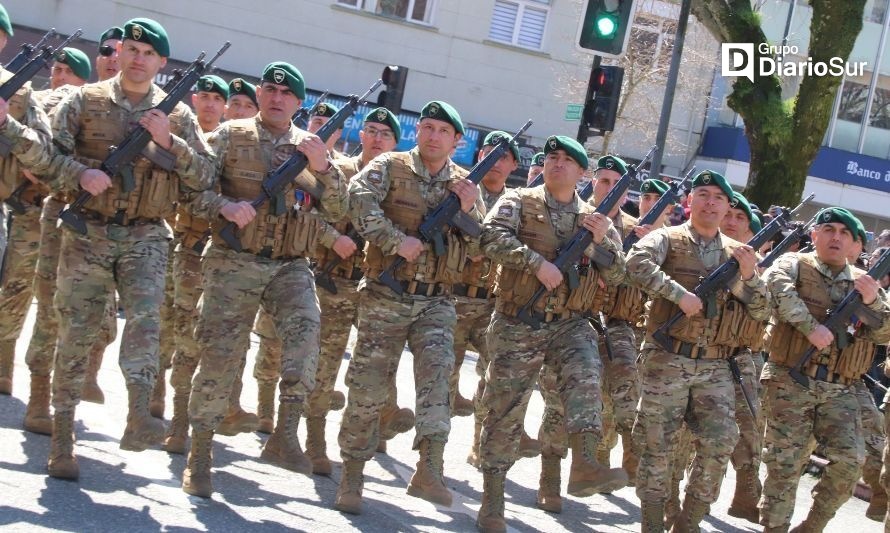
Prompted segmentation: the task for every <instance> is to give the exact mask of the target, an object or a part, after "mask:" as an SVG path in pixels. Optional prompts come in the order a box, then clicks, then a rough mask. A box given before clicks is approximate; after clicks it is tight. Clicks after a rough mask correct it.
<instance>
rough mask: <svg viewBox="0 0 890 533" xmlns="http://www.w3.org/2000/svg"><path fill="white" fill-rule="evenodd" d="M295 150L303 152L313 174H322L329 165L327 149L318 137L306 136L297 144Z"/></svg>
mask: <svg viewBox="0 0 890 533" xmlns="http://www.w3.org/2000/svg"><path fill="white" fill-rule="evenodd" d="M297 150H299V151H301V152H303V155H305V156H306V159H308V160H309V169H310V170H312V171H313V172H324V171H325V170H327V169H328V168H329V167H330V166H331V163H330V162H329V161H328V147H327V146H325V144H324V141H322V140H321V137H319V136H318V135H307V136H306V137H304V138H303V140H301V141H300V142H298V143H297Z"/></svg>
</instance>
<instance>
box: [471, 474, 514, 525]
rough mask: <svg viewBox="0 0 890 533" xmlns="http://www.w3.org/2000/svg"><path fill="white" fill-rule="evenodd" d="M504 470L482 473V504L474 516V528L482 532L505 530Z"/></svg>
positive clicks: (505, 477)
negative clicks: (494, 472)
mask: <svg viewBox="0 0 890 533" xmlns="http://www.w3.org/2000/svg"><path fill="white" fill-rule="evenodd" d="M506 479H507V474H506V472H501V473H498V474H490V473H488V472H483V473H482V506H481V507H479V515H478V516H477V517H476V528H477V529H478V530H479V531H481V532H482V533H503V532H505V531H507V523H506V522H505V521H504V482H505V481H506Z"/></svg>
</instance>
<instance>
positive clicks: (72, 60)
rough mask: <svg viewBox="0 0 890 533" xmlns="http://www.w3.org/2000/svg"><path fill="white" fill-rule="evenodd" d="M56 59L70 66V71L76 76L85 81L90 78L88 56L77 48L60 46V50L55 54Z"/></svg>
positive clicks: (90, 71)
mask: <svg viewBox="0 0 890 533" xmlns="http://www.w3.org/2000/svg"><path fill="white" fill-rule="evenodd" d="M55 59H56V61H58V62H59V63H63V64H65V65H68V66H69V67H71V72H73V73H74V75H75V76H77V77H78V78H80V79H82V80H84V81H87V80H89V79H90V74H92V72H93V69H92V67H90V58H88V57H87V55H86V54H85V53H83V52H82V51H80V50H78V49H77V48H69V47H65V48H62V51H61V52H59V53H58V54H56V58H55Z"/></svg>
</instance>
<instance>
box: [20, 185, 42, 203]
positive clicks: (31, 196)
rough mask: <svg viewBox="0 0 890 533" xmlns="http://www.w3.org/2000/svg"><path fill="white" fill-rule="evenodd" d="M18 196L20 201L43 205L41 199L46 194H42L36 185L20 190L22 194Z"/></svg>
mask: <svg viewBox="0 0 890 533" xmlns="http://www.w3.org/2000/svg"><path fill="white" fill-rule="evenodd" d="M19 198H20V199H21V201H22V203H26V204H29V205H33V206H37V207H41V206H42V205H43V199H44V198H46V195H45V194H42V193H41V192H40V190H39V189H38V188H37V187H28V188H27V189H25V190H24V191H22V195H21V196H20V197H19Z"/></svg>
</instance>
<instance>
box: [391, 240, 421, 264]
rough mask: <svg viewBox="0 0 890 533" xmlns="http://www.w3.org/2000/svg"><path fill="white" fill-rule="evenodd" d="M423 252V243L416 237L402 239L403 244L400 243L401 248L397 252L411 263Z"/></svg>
mask: <svg viewBox="0 0 890 533" xmlns="http://www.w3.org/2000/svg"><path fill="white" fill-rule="evenodd" d="M421 252H423V243H422V242H420V239H417V238H415V237H405V240H404V241H402V244H400V245H399V249H398V250H397V251H396V253H397V254H399V255H400V256H402V257H404V258H405V260H407V261H408V262H409V263H411V262H413V261H414V260H415V259H417V258H418V257H419V256H420V254H421Z"/></svg>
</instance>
